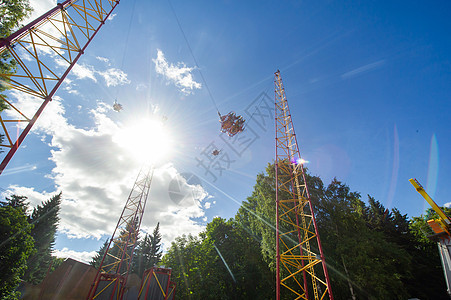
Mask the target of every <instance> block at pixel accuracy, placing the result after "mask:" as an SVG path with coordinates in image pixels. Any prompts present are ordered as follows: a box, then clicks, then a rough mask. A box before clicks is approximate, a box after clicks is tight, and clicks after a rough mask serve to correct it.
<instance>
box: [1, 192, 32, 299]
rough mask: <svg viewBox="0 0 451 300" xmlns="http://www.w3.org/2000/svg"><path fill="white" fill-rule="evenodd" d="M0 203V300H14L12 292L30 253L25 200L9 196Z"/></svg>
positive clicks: (30, 238)
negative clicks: (9, 197)
mask: <svg viewBox="0 0 451 300" xmlns="http://www.w3.org/2000/svg"><path fill="white" fill-rule="evenodd" d="M6 200H7V201H6V202H0V282H1V285H0V299H17V297H18V296H19V292H17V291H15V289H16V287H17V285H18V284H19V281H20V277H22V276H23V274H24V272H25V270H26V268H27V259H28V257H29V256H30V255H31V254H32V253H33V251H34V248H33V238H32V237H31V234H30V233H31V228H32V226H30V225H29V224H28V222H27V215H26V210H27V207H28V206H27V204H26V203H25V200H26V197H20V196H16V195H14V196H12V197H11V199H8V198H6Z"/></svg>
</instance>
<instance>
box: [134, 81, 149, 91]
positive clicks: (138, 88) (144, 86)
mask: <svg viewBox="0 0 451 300" xmlns="http://www.w3.org/2000/svg"><path fill="white" fill-rule="evenodd" d="M145 89H147V85H146V84H144V83H139V84H137V85H136V90H137V91H144V90H145Z"/></svg>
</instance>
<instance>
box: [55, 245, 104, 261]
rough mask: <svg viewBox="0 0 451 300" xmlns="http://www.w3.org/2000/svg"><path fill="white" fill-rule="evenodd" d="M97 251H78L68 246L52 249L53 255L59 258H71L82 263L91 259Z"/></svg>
mask: <svg viewBox="0 0 451 300" xmlns="http://www.w3.org/2000/svg"><path fill="white" fill-rule="evenodd" d="M96 254H97V252H96V251H91V252H86V251H83V252H78V251H74V250H69V249H68V248H63V249H61V250H54V251H53V255H55V256H56V257H60V258H72V259H75V260H77V261H81V262H84V263H87V264H88V263H89V262H90V261H91V259H92V257H93V256H94V255H96Z"/></svg>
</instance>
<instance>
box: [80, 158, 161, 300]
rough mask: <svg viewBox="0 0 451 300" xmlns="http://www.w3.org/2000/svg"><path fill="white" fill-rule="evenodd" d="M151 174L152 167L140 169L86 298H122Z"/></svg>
mask: <svg viewBox="0 0 451 300" xmlns="http://www.w3.org/2000/svg"><path fill="white" fill-rule="evenodd" d="M152 177H153V167H143V168H142V169H141V171H140V172H139V175H138V177H137V178H136V181H135V184H134V185H133V188H132V191H131V192H130V195H129V196H128V199H127V202H126V203H125V206H124V209H123V211H122V214H121V217H120V218H119V221H118V223H117V226H116V229H115V230H114V232H113V236H112V238H111V240H110V243H109V244H108V247H107V249H106V250H105V254H104V255H103V258H102V262H101V263H100V266H99V269H98V270H97V274H96V277H95V278H94V281H93V283H92V285H91V289H90V290H89V294H88V297H87V298H86V299H110V300H112V299H122V297H123V295H124V291H125V284H126V283H127V276H128V274H129V272H130V266H131V261H132V258H133V250H134V249H135V246H136V242H137V240H138V233H139V228H140V225H141V220H142V217H143V214H144V208H145V206H146V201H147V196H148V195H149V191H150V185H151V182H152Z"/></svg>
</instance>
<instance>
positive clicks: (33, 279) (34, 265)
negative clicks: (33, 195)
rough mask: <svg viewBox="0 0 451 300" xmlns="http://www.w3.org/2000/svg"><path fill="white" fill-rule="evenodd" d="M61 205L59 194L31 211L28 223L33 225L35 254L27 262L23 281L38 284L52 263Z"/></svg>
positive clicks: (32, 233)
mask: <svg viewBox="0 0 451 300" xmlns="http://www.w3.org/2000/svg"><path fill="white" fill-rule="evenodd" d="M60 205H61V193H59V194H58V195H55V196H53V197H52V198H50V199H49V200H47V201H45V202H43V203H42V204H40V205H38V206H37V207H35V208H34V209H33V212H32V213H31V215H30V216H29V217H28V222H29V223H30V224H33V225H34V226H33V229H32V230H31V236H32V237H33V239H34V241H35V248H36V250H37V252H36V254H35V255H33V256H31V257H30V258H29V260H28V263H27V265H28V271H27V272H26V274H25V276H24V278H23V279H24V280H25V281H27V282H29V283H32V284H38V283H40V282H41V281H42V280H43V279H44V277H45V275H46V274H47V273H48V269H49V267H50V266H51V263H52V261H53V258H52V248H53V246H54V244H55V235H56V230H57V227H58V223H59V217H58V213H59V210H60Z"/></svg>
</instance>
